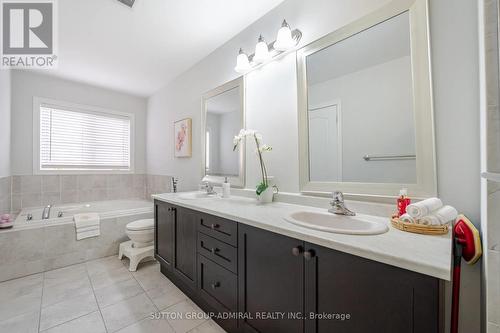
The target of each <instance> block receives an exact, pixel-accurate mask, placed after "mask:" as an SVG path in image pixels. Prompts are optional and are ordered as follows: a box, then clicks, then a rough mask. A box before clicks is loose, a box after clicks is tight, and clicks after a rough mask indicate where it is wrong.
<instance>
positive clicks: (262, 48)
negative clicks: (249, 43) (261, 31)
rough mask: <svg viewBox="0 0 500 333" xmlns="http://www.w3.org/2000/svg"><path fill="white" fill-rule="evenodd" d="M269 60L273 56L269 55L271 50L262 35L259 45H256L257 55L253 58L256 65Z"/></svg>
mask: <svg viewBox="0 0 500 333" xmlns="http://www.w3.org/2000/svg"><path fill="white" fill-rule="evenodd" d="M269 58H271V54H270V53H269V49H268V47H267V44H266V42H265V41H264V38H263V37H262V35H260V36H259V40H258V42H257V45H255V55H254V57H253V61H255V62H256V63H263V62H265V61H267V60H268V59H269Z"/></svg>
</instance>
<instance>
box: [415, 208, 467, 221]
mask: <svg viewBox="0 0 500 333" xmlns="http://www.w3.org/2000/svg"><path fill="white" fill-rule="evenodd" d="M457 216H458V212H457V210H456V209H455V208H453V207H451V206H444V207H441V208H439V209H438V210H436V211H434V212H432V214H429V215H426V216H424V217H422V218H421V219H419V220H418V221H419V223H420V224H425V225H443V224H446V223H449V222H452V221H454V220H455V219H456V218H457Z"/></svg>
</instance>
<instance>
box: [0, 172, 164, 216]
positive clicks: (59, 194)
mask: <svg viewBox="0 0 500 333" xmlns="http://www.w3.org/2000/svg"><path fill="white" fill-rule="evenodd" d="M170 183H171V177H170V176H159V175H145V174H132V175H124V174H119V175H118V174H110V175H47V176H12V177H6V178H0V212H3V211H4V210H5V211H9V207H10V210H11V211H13V212H18V211H20V210H21V209H22V208H25V207H37V206H45V205H49V204H52V205H57V204H65V203H73V202H87V201H100V200H117V199H150V198H151V194H153V193H164V192H169V191H170Z"/></svg>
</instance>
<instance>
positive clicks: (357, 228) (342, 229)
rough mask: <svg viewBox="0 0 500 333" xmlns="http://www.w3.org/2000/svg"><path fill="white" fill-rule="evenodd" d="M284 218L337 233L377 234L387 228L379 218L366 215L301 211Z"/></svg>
mask: <svg viewBox="0 0 500 333" xmlns="http://www.w3.org/2000/svg"><path fill="white" fill-rule="evenodd" d="M285 220H286V221H287V222H290V223H293V224H295V225H299V226H301V227H305V228H309V229H315V230H320V231H326V232H333V233H337V234H349V235H378V234H383V233H385V232H387V231H388V230H389V228H388V227H387V224H385V223H383V222H382V221H381V220H380V218H376V217H370V216H367V215H358V216H344V215H335V214H332V213H329V212H324V213H320V212H306V211H301V212H296V213H293V214H290V215H288V216H286V217H285Z"/></svg>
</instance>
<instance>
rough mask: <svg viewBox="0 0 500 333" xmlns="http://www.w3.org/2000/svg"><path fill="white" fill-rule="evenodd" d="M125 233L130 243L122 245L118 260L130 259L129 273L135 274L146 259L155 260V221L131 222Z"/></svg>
mask: <svg viewBox="0 0 500 333" xmlns="http://www.w3.org/2000/svg"><path fill="white" fill-rule="evenodd" d="M125 233H126V234H127V236H128V237H129V238H130V240H129V241H126V242H123V243H121V244H120V250H119V254H118V258H119V259H122V258H123V256H126V257H127V258H129V259H130V267H129V271H131V272H135V271H136V270H137V265H139V263H140V262H141V261H142V260H143V259H145V258H150V259H151V258H154V246H153V240H154V233H155V226H154V220H153V219H144V220H137V221H134V222H130V223H129V224H127V226H126V230H125Z"/></svg>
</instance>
